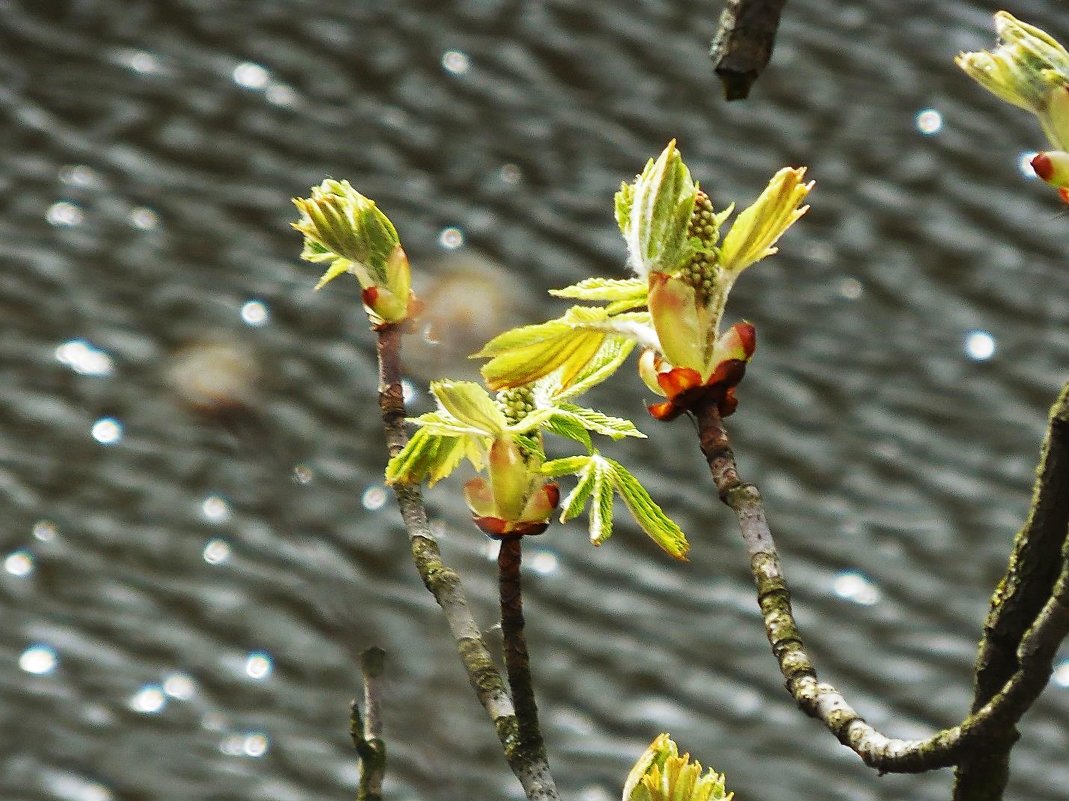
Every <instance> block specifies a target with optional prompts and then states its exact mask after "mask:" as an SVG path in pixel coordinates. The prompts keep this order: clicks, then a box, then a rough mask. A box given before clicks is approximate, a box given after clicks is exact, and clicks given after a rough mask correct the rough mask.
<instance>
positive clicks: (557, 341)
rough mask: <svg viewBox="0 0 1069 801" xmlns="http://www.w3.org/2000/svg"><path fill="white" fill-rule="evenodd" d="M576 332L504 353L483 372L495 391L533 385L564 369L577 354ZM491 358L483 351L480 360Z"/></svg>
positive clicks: (495, 357)
mask: <svg viewBox="0 0 1069 801" xmlns="http://www.w3.org/2000/svg"><path fill="white" fill-rule="evenodd" d="M575 336H576V332H575V331H574V330H573V329H571V328H567V329H564V330H563V331H562V332H561V333H560V334H558V335H557V336H556V337H555V338H554V339H546V340H542V341H539V342H535V343H533V344H530V345H524V346H522V347H517V348H515V349H512V350H502V351H500V352H499V353H498V354H497V355H496V356H494V357H493V358H492V359H490V361H488V362H487V363H486V364H484V365H483V366H482V369H481V370H480V372H481V373H482V376H483V379H484V380H485V381H486V383H487V385H488V386H489V387H490V388H491V389H495V390H496V389H504V388H506V387H518V386H522V385H523V384H530V383H531V382H533V381H537V380H538V379H540V378H543V377H544V376H547V375H549V374H550V373H552V372H553V371H554V370H556V369H558V368H559V367H560V366H561V365H563V364H564V363H565V362H566V361H567V360H568V358H569V356H571V355H572V354H573V353H574V349H575V341H574V340H575ZM485 355H489V354H488V353H487V349H486V348H483V350H482V351H480V352H479V353H478V354H476V356H485Z"/></svg>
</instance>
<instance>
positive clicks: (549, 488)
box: [543, 482, 560, 509]
mask: <svg viewBox="0 0 1069 801" xmlns="http://www.w3.org/2000/svg"><path fill="white" fill-rule="evenodd" d="M543 489H544V490H545V492H546V498H547V499H548V500H549V504H550V506H552V507H553V508H554V509H556V508H557V507H558V506H560V486H559V485H558V484H557V483H556V482H551V483H548V484H546V485H545V486H544V487H543Z"/></svg>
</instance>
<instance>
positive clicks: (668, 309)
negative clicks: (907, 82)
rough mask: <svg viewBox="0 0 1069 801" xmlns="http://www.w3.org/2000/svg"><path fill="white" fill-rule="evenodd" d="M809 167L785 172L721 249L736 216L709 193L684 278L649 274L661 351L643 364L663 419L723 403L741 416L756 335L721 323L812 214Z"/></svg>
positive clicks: (698, 214) (697, 217)
mask: <svg viewBox="0 0 1069 801" xmlns="http://www.w3.org/2000/svg"><path fill="white" fill-rule="evenodd" d="M804 177H805V168H804V167H802V168H799V169H790V168H784V169H782V170H780V171H779V172H777V173H776V174H775V175H774V176H772V179H771V180H770V181H769V183H768V186H767V187H766V188H765V190H764V191H763V192H762V193H761V195H760V196H759V197H758V198H757V200H756V201H755V202H754V204H753V205H752V206H750V207H749V208H747V209H745V210H744V211H742V212H741V213H740V214H739V215H738V217H736V219H735V221H734V223H732V226H731V230H730V231H728V233H727V236H725V237H724V240H723V242H722V243H721V244H720V247H719V248H717V247H716V243H717V242H718V240H719V229H720V226H721V225H722V224H723V223H724V222H725V220H726V219H727V217H728V215H729V214H730V213H731V211H732V209H731V207H729V208H728V209H727V210H726V211H724V212H721V213H720V214H713V212H712V204H711V203H710V202H709V200H708V198H707V197H705V195H704V193H700V194H701V198H700V201H699V203H698V205H697V206H696V207H695V212H694V217H693V218H692V219H691V221H690V229H689V230H690V232H691V240H690V241H691V242H692V243H696V244H695V247H694V251H693V253H692V255H691V257H690V259H689V260H688V262H687V264H686V265H685V266H684V268H683V269H682V270H680V271H679V272H678V273H675V274H672V273H667V272H652V273H650V275H649V292H648V304H649V311H650V317H651V322H652V325H653V328H654V330H655V331H656V334H657V341H658V343H659V344H658V346H657V347H656V348H654V349H652V352H651V351H647V354H648V355H646V356H644V358H643V359H642V360H641V361H640V365H639V374H640V375H641V376H642V378H643V380H644V381H645V382H646V384H647V386H649V387H650V388H651V389H653V390H654V391H655V392H657V393H659V394H661V395H664V396H665V397H666V398H667V400H666V401H664V402H663V403H657V404H654V405H652V406H650V407H649V410H650V414H652V415H653V416H654V417H656V418H657V419H659V420H672V419H674V418H675V417H677V416H678V415H680V414H681V413H682V412H684V411H686V410H687V409H689V408H691V407H692V406H693V405H694V404H695V403H697V402H699V401H702V400H703V399H708V400H715V401H716V403H717V406H718V408H719V410H720V414H721V415H722V416H725V417H726V416H727V415H729V414H731V413H732V412H733V411H734V410H735V406H736V400H735V395H734V388H735V386H736V385H737V384H738V383H739V381H741V380H742V377H743V374H744V372H745V366H746V363H747V362H748V361H749V360H750V357H751V356H753V352H754V347H755V343H756V332H755V331H754V328H753V326H752V325H750V324H749V323H736V324H735V325H734V326H732V327H731V328H730V329H729V330H728V331H727V332H726V333H723V334H722V333H721V332H720V322H721V318H722V317H723V315H724V307H725V305H726V303H727V298H728V294H729V293H730V291H731V287H732V286H733V285H734V283H735V281H736V279H737V278H738V276H739V275H740V274H741V273H742V271H743V270H745V269H746V268H747V267H749V266H750V265H751V264H754V263H756V262H758V261H760V260H761V259H763V258H765V257H766V256H770V255H772V254H774V253H775V252H776V248H775V244H776V242H777V241H778V240H779V238H780V237H781V236H783V234H784V233H785V232H786V230H787V229H788V228H790V227H791V225H793V224H794V223H795V221H796V220H798V218H799V217H801V216H802V215H803V214H805V212H806V210H807V209H808V208H809V207H808V206H802V205H801V203H802V201H803V200H804V199H805V197H806V196H807V195H808V194H809V190H810V189H812V187H813V182H812V181H810V182H809V183H803V179H804Z"/></svg>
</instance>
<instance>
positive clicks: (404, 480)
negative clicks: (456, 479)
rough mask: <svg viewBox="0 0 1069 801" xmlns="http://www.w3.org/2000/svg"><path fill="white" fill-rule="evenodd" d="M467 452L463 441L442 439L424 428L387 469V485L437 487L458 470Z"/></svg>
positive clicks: (413, 437) (391, 460)
mask: <svg viewBox="0 0 1069 801" xmlns="http://www.w3.org/2000/svg"><path fill="white" fill-rule="evenodd" d="M464 451H465V443H464V440H463V439H462V438H461V437H440V436H436V435H434V434H431V433H429V432H428V431H427V430H426V429H422V428H421V429H419V430H418V431H416V433H415V434H413V435H412V438H411V439H410V440H409V441H408V444H407V445H405V447H404V448H403V449H402V450H401V452H400V453H398V454H397V455H396V456H394V457H393V458H392V459H390V462H389V464H387V465H386V483H387V484H420V483H422V482H424V481H427V482H429V483H430V484H431V485H434V484H435V483H436V482H438V481H440V480H441V479H443V478H445V477H446V476H448V475H449V474H450V473H452V472H453V470H454V469H456V466H457V465H458V464H459V463H460V461H461V460H462V459H463V458H464V455H465V453H464Z"/></svg>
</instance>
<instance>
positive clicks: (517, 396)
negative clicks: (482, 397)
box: [497, 387, 535, 425]
mask: <svg viewBox="0 0 1069 801" xmlns="http://www.w3.org/2000/svg"><path fill="white" fill-rule="evenodd" d="M497 406H498V408H499V409H501V412H502V414H504V415H505V419H506V420H508V422H509V425H515V424H516V423H518V422H520V420H522V419H523V418H525V417H526V416H527V415H529V414H530V413H531V412H533V411H534V410H535V398H534V392H533V391H532V390H531V388H530V387H513V388H512V389H503V390H501V391H500V392H498V393H497Z"/></svg>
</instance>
